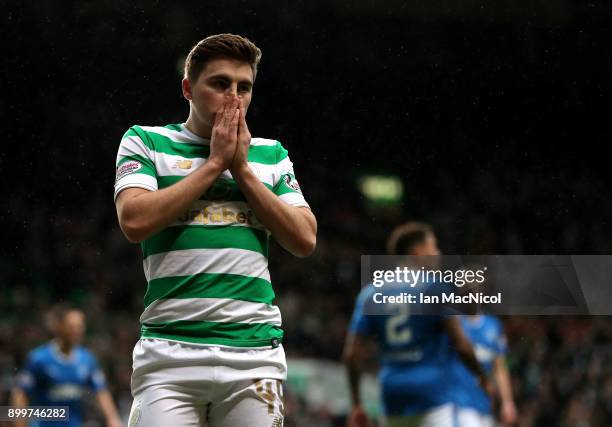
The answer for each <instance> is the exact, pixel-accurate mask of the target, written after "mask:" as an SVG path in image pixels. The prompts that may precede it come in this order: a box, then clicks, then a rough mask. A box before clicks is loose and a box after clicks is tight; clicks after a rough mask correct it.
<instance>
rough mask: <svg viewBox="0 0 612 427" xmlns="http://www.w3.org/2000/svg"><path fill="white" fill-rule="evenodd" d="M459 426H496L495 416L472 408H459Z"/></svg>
mask: <svg viewBox="0 0 612 427" xmlns="http://www.w3.org/2000/svg"><path fill="white" fill-rule="evenodd" d="M458 420H459V427H495V420H494V419H493V416H491V415H486V414H482V413H480V412H478V411H477V410H476V409H472V408H459V414H458Z"/></svg>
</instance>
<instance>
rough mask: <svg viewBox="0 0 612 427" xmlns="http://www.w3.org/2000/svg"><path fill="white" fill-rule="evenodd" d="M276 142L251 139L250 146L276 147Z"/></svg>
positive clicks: (264, 139)
mask: <svg viewBox="0 0 612 427" xmlns="http://www.w3.org/2000/svg"><path fill="white" fill-rule="evenodd" d="M276 144H277V141H275V140H274V139H266V138H251V145H276Z"/></svg>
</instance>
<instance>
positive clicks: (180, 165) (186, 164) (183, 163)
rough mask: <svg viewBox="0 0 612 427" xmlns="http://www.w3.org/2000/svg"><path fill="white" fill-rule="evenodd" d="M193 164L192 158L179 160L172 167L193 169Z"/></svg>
mask: <svg viewBox="0 0 612 427" xmlns="http://www.w3.org/2000/svg"><path fill="white" fill-rule="evenodd" d="M192 164H193V161H192V160H177V161H176V163H175V164H174V166H172V167H173V168H175V169H191V165H192Z"/></svg>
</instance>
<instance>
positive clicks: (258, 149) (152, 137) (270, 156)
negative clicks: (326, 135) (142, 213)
mask: <svg viewBox="0 0 612 427" xmlns="http://www.w3.org/2000/svg"><path fill="white" fill-rule="evenodd" d="M165 128H167V129H171V130H176V131H178V132H181V129H180V128H179V129H176V128H174V125H169V126H165ZM127 136H137V137H139V138H140V139H141V140H142V142H143V143H144V144H145V145H146V146H147V147H148V148H149V149H151V150H153V151H156V152H158V153H165V154H170V155H173V156H180V157H184V158H186V159H200V158H203V159H206V158H208V156H210V146H208V145H202V144H201V143H197V142H194V143H193V144H191V143H186V142H176V141H173V140H172V139H171V138H168V137H167V136H164V135H160V134H158V133H155V132H149V131H144V130H142V129H141V128H139V127H137V126H133V127H132V128H130V129H129V130H128V131H127V132H126V133H125V135H124V136H123V137H124V138H125V137H127ZM185 136H187V135H185ZM279 148H281V147H280V144H279V143H278V142H277V145H252V146H250V147H249V153H248V160H249V161H250V162H255V163H262V164H265V165H275V164H277V163H278V162H280V161H281V160H283V159H284V158H285V157H287V150H285V149H282V150H281V151H280V152H279Z"/></svg>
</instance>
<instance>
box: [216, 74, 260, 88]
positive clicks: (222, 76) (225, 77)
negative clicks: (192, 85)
mask: <svg viewBox="0 0 612 427" xmlns="http://www.w3.org/2000/svg"><path fill="white" fill-rule="evenodd" d="M206 80H225V81H228V82H231V81H232V78H231V76H229V75H227V74H223V73H220V74H213V75H212V76H208V78H207V79H206ZM238 83H240V84H248V85H249V86H253V82H252V81H251V80H240V81H239V82H238Z"/></svg>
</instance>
